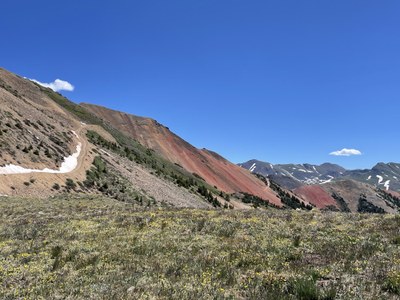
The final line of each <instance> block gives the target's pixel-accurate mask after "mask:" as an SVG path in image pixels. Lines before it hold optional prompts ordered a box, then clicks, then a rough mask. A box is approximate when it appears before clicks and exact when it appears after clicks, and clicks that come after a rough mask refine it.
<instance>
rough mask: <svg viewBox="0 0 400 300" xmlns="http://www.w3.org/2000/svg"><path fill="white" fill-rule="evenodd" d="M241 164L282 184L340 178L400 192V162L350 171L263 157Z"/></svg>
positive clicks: (330, 180) (298, 185) (336, 167)
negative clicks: (279, 161)
mask: <svg viewBox="0 0 400 300" xmlns="http://www.w3.org/2000/svg"><path fill="white" fill-rule="evenodd" d="M239 166H241V167H243V168H245V169H247V170H249V171H250V172H252V173H257V174H261V175H263V176H266V177H267V176H269V177H270V178H272V179H274V181H275V182H277V183H279V184H280V185H282V186H284V187H286V188H289V189H294V188H298V187H300V186H303V185H317V184H326V183H329V182H332V181H334V180H338V179H342V180H343V179H352V180H356V181H359V182H363V183H367V184H370V185H372V186H374V187H376V188H381V189H385V190H387V191H389V190H392V191H400V164H399V163H387V164H385V163H378V164H377V165H376V166H374V167H373V168H372V169H365V170H346V169H345V168H343V167H341V166H339V165H335V164H331V163H324V164H322V165H312V164H275V165H274V164H271V163H268V162H262V161H259V160H255V159H252V160H249V161H247V162H245V163H241V164H239Z"/></svg>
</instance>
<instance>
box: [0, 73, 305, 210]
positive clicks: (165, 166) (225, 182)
mask: <svg viewBox="0 0 400 300" xmlns="http://www.w3.org/2000/svg"><path fill="white" fill-rule="evenodd" d="M0 104H1V105H0V197H4V196H24V197H31V196H35V197H45V198H46V197H49V196H52V197H57V195H58V194H65V193H67V194H85V195H94V196H99V195H103V196H106V197H110V198H113V199H116V200H119V201H124V202H131V203H132V204H134V205H140V206H146V207H147V206H154V205H155V206H177V207H199V208H207V207H220V208H231V209H234V208H240V209H243V208H252V207H268V206H275V207H288V208H301V209H310V205H309V203H308V202H306V201H305V200H303V199H300V198H298V197H296V196H295V195H294V194H293V193H290V192H288V191H285V190H284V189H282V188H280V187H279V186H276V185H274V188H271V187H270V183H269V181H268V180H265V179H264V178H258V177H257V176H255V174H252V173H251V172H249V171H248V170H245V169H243V168H240V167H239V166H237V165H234V164H232V163H230V162H229V161H227V160H226V159H224V158H223V157H221V156H220V155H218V154H217V153H215V152H213V151H210V150H206V149H196V148H195V147H193V146H192V145H190V144H189V143H187V142H186V141H184V140H183V139H181V138H180V137H178V136H177V135H175V134H174V133H172V132H171V131H170V130H169V129H168V128H167V127H164V126H162V125H161V124H159V123H158V122H157V121H155V120H152V119H149V118H143V117H137V116H133V115H129V114H126V113H122V112H116V111H113V110H109V109H107V108H103V107H98V106H94V105H88V104H85V105H78V104H76V103H74V102H71V101H70V100H68V99H67V98H65V97H64V96H62V95H61V94H59V93H56V92H54V91H53V90H51V89H49V88H46V87H43V86H41V85H39V84H38V83H35V82H32V81H30V80H28V79H25V78H22V77H20V76H17V75H15V74H12V73H11V72H8V71H6V70H4V69H0Z"/></svg>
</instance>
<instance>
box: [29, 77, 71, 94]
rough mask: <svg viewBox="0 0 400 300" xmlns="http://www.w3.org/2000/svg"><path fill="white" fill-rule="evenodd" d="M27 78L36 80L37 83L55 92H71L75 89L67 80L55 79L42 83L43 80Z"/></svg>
mask: <svg viewBox="0 0 400 300" xmlns="http://www.w3.org/2000/svg"><path fill="white" fill-rule="evenodd" d="M29 80H31V81H33V82H36V83H37V84H40V85H41V86H44V87H47V88H51V89H52V90H53V91H55V92H59V91H68V92H72V91H73V90H74V89H75V87H74V86H73V85H72V84H70V83H69V82H68V81H64V80H61V79H56V80H54V81H53V82H50V83H43V82H40V81H37V80H35V79H29Z"/></svg>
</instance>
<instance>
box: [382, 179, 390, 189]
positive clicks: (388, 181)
mask: <svg viewBox="0 0 400 300" xmlns="http://www.w3.org/2000/svg"><path fill="white" fill-rule="evenodd" d="M383 186H384V187H385V188H386V190H387V191H388V190H389V188H390V180H386V181H385V183H384V185H383Z"/></svg>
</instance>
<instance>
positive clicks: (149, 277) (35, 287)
mask: <svg viewBox="0 0 400 300" xmlns="http://www.w3.org/2000/svg"><path fill="white" fill-rule="evenodd" d="M399 226H400V217H398V216H395V215H373V214H346V213H321V212H319V211H314V210H313V211H310V212H298V211H289V210H287V211H280V210H276V209H272V208H271V209H268V210H263V211H257V210H252V211H231V210H229V211H228V210H189V209H182V210H171V209H153V210H142V211H138V210H137V209H136V208H135V209H133V207H132V206H131V204H126V203H123V202H116V201H115V200H109V199H101V198H89V197H86V198H74V199H68V200H66V199H63V198H57V199H48V200H38V199H14V198H0V299H181V300H183V299H191V300H194V299H399V298H400V231H399V228H400V227H399Z"/></svg>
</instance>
